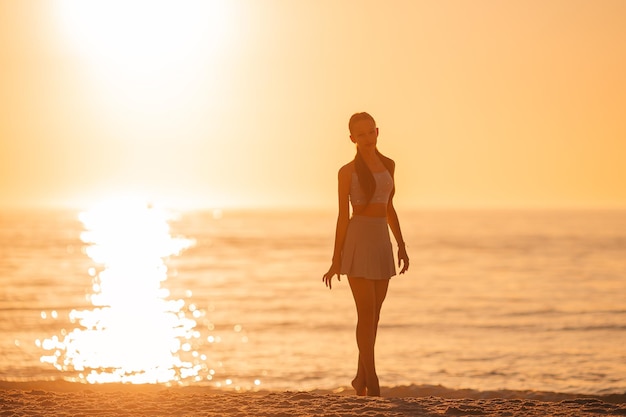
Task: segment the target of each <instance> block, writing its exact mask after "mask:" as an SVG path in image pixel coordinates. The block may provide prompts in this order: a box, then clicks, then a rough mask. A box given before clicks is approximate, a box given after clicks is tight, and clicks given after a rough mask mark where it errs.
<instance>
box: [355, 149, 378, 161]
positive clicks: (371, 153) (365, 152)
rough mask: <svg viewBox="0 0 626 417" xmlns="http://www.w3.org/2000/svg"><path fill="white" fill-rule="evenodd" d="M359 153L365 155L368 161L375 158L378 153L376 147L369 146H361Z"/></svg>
mask: <svg viewBox="0 0 626 417" xmlns="http://www.w3.org/2000/svg"><path fill="white" fill-rule="evenodd" d="M359 153H360V154H361V156H362V157H363V159H366V160H368V161H371V160H373V159H374V158H376V157H377V156H378V155H377V154H376V148H375V147H373V146H372V147H367V148H365V149H362V148H359Z"/></svg>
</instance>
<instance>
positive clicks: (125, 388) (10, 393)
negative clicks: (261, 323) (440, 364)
mask: <svg viewBox="0 0 626 417" xmlns="http://www.w3.org/2000/svg"><path fill="white" fill-rule="evenodd" d="M382 395H383V396H382V397H381V398H364V397H357V396H355V395H353V394H352V392H351V391H348V390H347V388H346V389H345V390H344V389H338V390H336V391H334V392H331V391H309V392H296V391H293V392H291V391H284V392H268V391H257V392H236V391H224V390H217V389H214V388H210V387H201V386H187V387H166V386H158V385H120V384H106V385H84V384H78V383H69V382H58V381H57V382H2V381H0V416H1V417H10V416H29V417H32V416H66V417H79V416H101V417H105V416H118V417H119V416H122V417H123V416H151V417H155V416H211V417H212V416H237V417H258V416H268V417H269V416H285V417H296V416H327V417H344V416H346V417H347V416H380V417H396V416H398V417H399V416H403V417H404V416H442V415H443V416H468V415H479V416H565V417H567V416H572V417H573V416H596V417H597V416H599V415H604V416H626V394H623V395H607V396H584V395H574V394H558V393H549V392H535V391H475V390H450V389H446V388H444V387H440V386H408V387H395V388H393V389H384V390H383V392H382Z"/></svg>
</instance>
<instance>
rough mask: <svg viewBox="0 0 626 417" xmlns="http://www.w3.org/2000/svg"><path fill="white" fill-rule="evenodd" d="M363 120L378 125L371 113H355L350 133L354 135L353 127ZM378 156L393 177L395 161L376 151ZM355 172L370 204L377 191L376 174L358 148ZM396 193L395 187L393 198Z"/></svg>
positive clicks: (349, 123)
mask: <svg viewBox="0 0 626 417" xmlns="http://www.w3.org/2000/svg"><path fill="white" fill-rule="evenodd" d="M361 120H370V121H372V122H374V125H375V124H376V121H375V120H374V118H373V117H372V116H371V115H370V114H369V113H366V112H361V113H355V114H353V115H352V117H350V121H349V122H348V129H350V133H352V127H353V126H354V124H355V123H356V122H359V121H361ZM376 154H377V155H378V157H379V158H380V160H381V162H382V163H383V165H384V166H385V168H387V171H389V173H390V174H391V176H392V177H393V171H394V170H393V161H392V160H391V159H389V158H387V157H386V156H385V155H383V154H382V153H380V151H379V150H378V149H376ZM354 170H355V171H356V175H357V177H358V179H359V184H360V186H361V190H363V193H364V194H365V197H366V198H367V203H368V204H369V202H370V200H371V199H372V196H373V195H374V192H375V191H376V180H375V179H374V174H372V171H370V169H369V167H368V166H367V164H366V163H365V160H364V159H363V156H362V155H361V153H360V152H359V149H358V148H357V150H356V155H355V157H354ZM394 193H395V186H394V188H393V190H392V191H391V195H392V196H393V194H394Z"/></svg>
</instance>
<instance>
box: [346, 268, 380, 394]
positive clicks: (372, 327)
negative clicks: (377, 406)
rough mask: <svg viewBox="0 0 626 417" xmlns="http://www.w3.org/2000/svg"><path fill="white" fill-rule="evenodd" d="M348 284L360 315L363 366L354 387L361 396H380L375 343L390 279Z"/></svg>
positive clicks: (356, 280) (354, 280) (358, 334)
mask: <svg viewBox="0 0 626 417" xmlns="http://www.w3.org/2000/svg"><path fill="white" fill-rule="evenodd" d="M348 281H349V282H350V289H351V290H352V296H353V297H354V302H355V304H356V310H357V316H358V321H357V325H356V341H357V346H358V347H359V363H358V370H357V375H356V377H355V378H354V380H353V381H352V386H353V387H354V389H355V391H356V393H357V395H366V394H367V395H370V396H379V395H380V386H379V383H378V376H377V375H376V364H375V360H374V344H375V342H376V334H377V332H378V321H379V319H380V310H381V307H382V305H383V301H384V300H385V296H386V295H387V288H388V285H389V280H387V279H386V280H368V279H363V278H348Z"/></svg>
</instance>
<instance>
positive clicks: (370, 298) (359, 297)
mask: <svg viewBox="0 0 626 417" xmlns="http://www.w3.org/2000/svg"><path fill="white" fill-rule="evenodd" d="M348 127H349V130H350V139H351V140H352V142H353V143H355V144H356V156H355V158H354V160H352V161H350V162H349V163H347V164H346V165H344V166H342V167H341V168H340V169H339V215H338V217H337V229H336V232H335V249H334V253H333V260H332V265H331V266H330V269H329V270H328V272H326V273H325V274H324V277H323V278H322V280H323V281H324V282H325V284H326V286H327V287H329V288H332V279H333V277H334V276H335V275H337V279H338V280H340V279H341V274H345V275H347V276H348V281H349V282H350V289H351V290H352V295H353V296H354V301H355V303H356V310H357V316H358V321H357V325H356V340H357V345H358V347H359V363H358V370H357V373H356V377H355V378H354V380H353V381H352V386H353V387H354V389H355V390H356V393H357V395H369V396H379V395H380V385H379V382H378V376H377V375H376V366H375V361H374V344H375V342H376V332H377V330H378V320H379V318H380V309H381V307H382V304H383V301H384V300H385V296H386V294H387V287H388V285H389V279H390V278H391V277H392V276H394V275H395V274H396V268H395V264H394V259H393V250H392V246H391V239H390V236H389V228H391V231H392V233H393V235H394V237H395V239H396V242H397V244H398V267H400V266H401V267H402V269H401V270H400V273H401V274H402V273H404V272H405V271H406V270H407V269H408V267H409V257H408V255H407V253H406V247H405V243H404V239H403V238H402V232H401V231H400V222H399V221H398V215H397V213H396V210H395V208H394V207H393V195H394V192H395V186H394V180H393V175H394V168H395V163H394V162H393V161H392V160H391V159H389V158H387V157H386V156H384V155H382V154H381V153H380V152H379V151H378V149H377V148H376V142H377V140H378V128H377V127H376V122H375V121H374V118H373V117H372V116H370V115H369V114H368V113H356V114H354V115H352V117H351V118H350V122H349V124H348ZM350 203H351V204H352V216H350Z"/></svg>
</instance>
